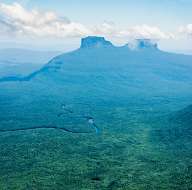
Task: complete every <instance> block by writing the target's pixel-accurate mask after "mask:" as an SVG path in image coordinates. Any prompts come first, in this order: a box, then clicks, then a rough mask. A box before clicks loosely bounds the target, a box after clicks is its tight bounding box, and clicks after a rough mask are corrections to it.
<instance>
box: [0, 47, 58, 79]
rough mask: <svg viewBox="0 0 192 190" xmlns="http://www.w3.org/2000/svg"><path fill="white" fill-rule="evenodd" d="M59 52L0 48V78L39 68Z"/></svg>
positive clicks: (22, 74)
mask: <svg viewBox="0 0 192 190" xmlns="http://www.w3.org/2000/svg"><path fill="white" fill-rule="evenodd" d="M58 54H59V52H51V51H50V52H45V51H35V50H26V49H0V78H1V77H4V76H24V75H27V74H29V73H31V72H34V71H35V70H38V69H40V67H42V66H43V65H44V64H45V63H47V62H48V61H49V60H50V59H51V58H53V57H54V56H56V55H58Z"/></svg>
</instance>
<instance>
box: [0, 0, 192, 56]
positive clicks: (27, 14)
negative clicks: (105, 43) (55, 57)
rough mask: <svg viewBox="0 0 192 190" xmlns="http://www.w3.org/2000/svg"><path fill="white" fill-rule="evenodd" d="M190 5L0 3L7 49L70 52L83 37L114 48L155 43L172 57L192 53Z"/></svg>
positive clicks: (170, 0)
mask: <svg viewBox="0 0 192 190" xmlns="http://www.w3.org/2000/svg"><path fill="white" fill-rule="evenodd" d="M191 10H192V1H191V0H134V1H133V0H95V1H94V0H92V1H91V0H57V1H56V0H54V1H53V0H38V1H37V0H18V1H13V0H0V35H1V37H0V40H1V48H3V47H23V48H26V47H28V48H39V49H41V48H42V49H53V50H55V49H62V50H66V49H71V48H75V47H78V45H79V41H80V38H81V37H84V36H87V35H102V36H105V37H106V38H108V39H110V40H112V41H113V42H114V43H115V44H122V43H127V42H128V41H129V40H131V39H134V38H152V39H155V40H158V41H159V44H160V47H161V48H162V49H165V50H170V51H183V52H188V51H191V52H192V45H191V44H192V11H191Z"/></svg>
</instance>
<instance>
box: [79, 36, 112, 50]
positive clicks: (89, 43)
mask: <svg viewBox="0 0 192 190" xmlns="http://www.w3.org/2000/svg"><path fill="white" fill-rule="evenodd" d="M95 47H97V48H99V47H113V44H112V43H111V42H110V41H107V40H105V38H104V37H96V36H89V37H86V38H83V39H82V40H81V48H95Z"/></svg>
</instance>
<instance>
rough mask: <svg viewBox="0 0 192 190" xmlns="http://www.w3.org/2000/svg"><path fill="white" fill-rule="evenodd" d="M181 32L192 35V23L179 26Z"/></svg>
mask: <svg viewBox="0 0 192 190" xmlns="http://www.w3.org/2000/svg"><path fill="white" fill-rule="evenodd" d="M179 32H180V33H181V34H184V35H186V36H189V37H192V24H188V25H186V26H181V27H180V28H179Z"/></svg>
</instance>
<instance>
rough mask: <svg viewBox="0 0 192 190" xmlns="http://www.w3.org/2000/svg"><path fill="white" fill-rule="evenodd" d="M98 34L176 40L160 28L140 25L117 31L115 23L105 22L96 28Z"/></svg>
mask: <svg viewBox="0 0 192 190" xmlns="http://www.w3.org/2000/svg"><path fill="white" fill-rule="evenodd" d="M94 32H95V33H96V34H97V33H98V34H104V35H110V36H114V37H122V38H134V39H135V38H148V39H170V38H174V35H173V34H171V33H165V32H162V31H161V30H160V29H159V28H158V27H154V26H148V25H138V26H133V27H130V28H127V29H117V28H116V26H115V24H114V23H109V22H105V23H103V24H102V25H101V26H99V27H96V28H95V30H94Z"/></svg>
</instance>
